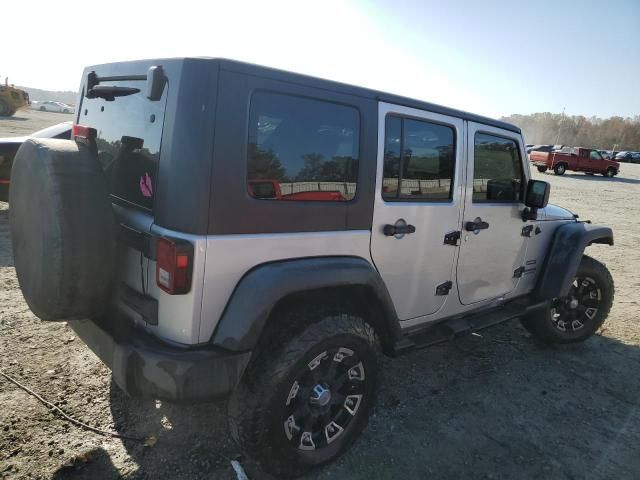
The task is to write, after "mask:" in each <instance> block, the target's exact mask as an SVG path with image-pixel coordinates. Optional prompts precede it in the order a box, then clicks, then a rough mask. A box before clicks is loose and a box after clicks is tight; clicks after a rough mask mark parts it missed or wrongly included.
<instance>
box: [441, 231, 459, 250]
mask: <svg viewBox="0 0 640 480" xmlns="http://www.w3.org/2000/svg"><path fill="white" fill-rule="evenodd" d="M459 242H460V231H459V230H456V231H454V232H449V233H445V234H444V244H445V245H453V246H454V247H455V246H457V245H458V244H459Z"/></svg>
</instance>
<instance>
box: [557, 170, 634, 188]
mask: <svg viewBox="0 0 640 480" xmlns="http://www.w3.org/2000/svg"><path fill="white" fill-rule="evenodd" d="M550 175H554V174H553V173H551V174H550ZM562 177H563V178H568V179H571V180H587V181H590V182H606V183H631V184H634V185H637V184H640V179H637V178H625V177H617V176H616V177H612V178H609V177H604V176H602V175H585V174H584V173H565V174H564V175H562Z"/></svg>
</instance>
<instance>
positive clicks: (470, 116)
mask: <svg viewBox="0 0 640 480" xmlns="http://www.w3.org/2000/svg"><path fill="white" fill-rule="evenodd" d="M202 60H206V61H215V62H219V64H220V68H221V69H223V70H230V71H235V72H240V73H246V74H249V75H256V76H262V77H268V78H273V79H276V80H282V81H289V82H293V83H298V84H303V85H306V86H310V87H314V88H321V89H326V90H332V91H336V92H339V93H344V94H348V95H356V96H359V97H365V98H372V99H375V100H378V101H381V102H386V103H393V104H397V105H402V106H405V107H411V108H416V109H419V110H426V111H429V112H434V113H439V114H442V115H448V116H452V117H458V118H462V119H464V120H469V121H472V122H477V123H482V124H485V125H490V126H493V127H497V128H502V129H505V130H510V131H512V132H516V133H521V130H520V128H519V127H517V126H516V125H513V124H511V123H507V122H502V121H500V120H496V119H493V118H489V117H484V116H482V115H476V114H474V113H469V112H465V111H462V110H457V109H455V108H450V107H445V106H442V105H437V104H434V103H429V102H425V101H422V100H416V99H413V98H408V97H404V96H401V95H395V94H392V93H386V92H382V91H379V90H373V89H369V88H364V87H357V86H354V85H349V84H346V83H341V82H336V81H333V80H326V79H323V78H318V77H312V76H309V75H304V74H300V73H293V72H288V71H285V70H279V69H275V68H271V67H264V66H261V65H255V64H251V63H245V62H240V61H237V60H230V59H226V58H202Z"/></svg>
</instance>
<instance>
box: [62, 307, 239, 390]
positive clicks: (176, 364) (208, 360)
mask: <svg viewBox="0 0 640 480" xmlns="http://www.w3.org/2000/svg"><path fill="white" fill-rule="evenodd" d="M105 323H106V322H102V321H94V320H74V321H70V322H69V325H70V326H71V328H72V329H73V330H74V331H75V332H76V334H77V335H78V337H80V338H81V339H82V341H84V342H85V343H86V344H87V346H89V348H90V349H91V350H93V352H94V353H95V354H96V355H97V356H98V357H99V358H100V360H102V361H103V362H104V363H105V364H106V365H107V366H108V367H109V368H110V369H111V371H112V372H113V379H114V381H115V382H116V384H117V385H118V386H119V387H120V388H121V389H122V390H124V391H125V392H126V393H127V394H129V395H130V396H133V397H141V398H154V399H159V400H166V401H170V402H176V403H193V402H204V401H209V400H214V399H219V398H224V397H226V396H227V395H229V394H230V393H231V391H232V390H233V389H234V388H235V386H236V385H237V384H238V382H239V381H240V378H241V377H242V374H243V373H244V369H245V367H246V366H247V363H248V362H249V359H250V357H251V352H243V353H231V352H228V351H226V350H223V349H220V348H215V347H209V346H207V347H198V348H182V347H177V346H173V345H167V344H166V343H162V342H160V341H159V340H158V339H156V338H155V337H153V336H152V335H150V334H148V333H147V332H145V331H143V330H140V329H138V328H133V327H131V326H125V325H126V324H125V323H124V322H117V326H115V327H114V326H111V325H109V327H110V328H107V327H105ZM110 323H111V322H110Z"/></svg>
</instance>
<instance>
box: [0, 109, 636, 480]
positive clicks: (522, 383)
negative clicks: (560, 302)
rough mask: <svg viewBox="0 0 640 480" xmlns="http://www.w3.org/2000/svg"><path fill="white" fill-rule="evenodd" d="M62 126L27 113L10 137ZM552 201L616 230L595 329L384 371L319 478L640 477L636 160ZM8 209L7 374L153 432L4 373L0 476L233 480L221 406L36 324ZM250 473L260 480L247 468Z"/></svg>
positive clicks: (495, 344) (427, 356)
mask: <svg viewBox="0 0 640 480" xmlns="http://www.w3.org/2000/svg"><path fill="white" fill-rule="evenodd" d="M43 115H46V118H47V119H52V121H51V123H57V122H58V121H63V120H65V119H66V118H67V117H66V116H64V117H62V116H60V115H55V114H42V113H39V112H28V113H27V114H25V115H24V117H27V118H29V119H30V120H19V118H21V115H19V116H18V118H16V119H14V120H5V119H2V120H0V136H6V135H7V134H8V133H10V132H16V133H15V134H22V132H21V131H18V130H17V129H18V126H16V125H18V122H23V123H21V124H20V125H25V126H26V125H32V126H33V127H32V128H31V130H35V129H37V128H41V127H43V126H46V125H45V124H42V123H40V124H39V125H35V123H31V121H32V120H34V121H35V120H37V121H39V122H43V121H44V120H43V118H45V117H43ZM536 175H537V176H539V177H542V178H544V179H545V180H548V181H550V182H551V183H552V188H553V193H552V201H553V202H554V203H557V204H560V205H563V206H566V207H568V208H570V209H572V210H573V211H575V212H576V213H579V214H580V215H581V217H582V218H584V219H587V218H590V219H592V220H593V221H594V222H600V223H605V224H609V225H611V226H613V227H614V229H615V235H616V245H615V247H613V248H610V247H607V246H599V245H598V246H593V247H590V254H591V255H593V256H594V257H596V258H598V259H600V260H603V261H604V262H606V263H607V265H608V267H609V268H610V269H611V271H612V273H613V276H614V279H615V281H616V299H615V303H614V307H613V310H612V312H611V316H610V317H609V320H608V322H607V323H606V324H605V329H604V330H603V331H602V332H601V334H600V335H599V336H597V337H595V338H593V339H591V340H590V341H588V342H586V343H585V344H582V345H577V346H572V347H565V348H548V347H542V346H539V345H537V344H536V343H534V341H533V340H532V339H531V338H530V337H529V336H528V335H527V334H526V333H525V331H524V330H523V329H522V328H521V327H520V326H519V324H517V323H512V324H508V325H502V326H498V327H494V328H492V329H490V330H487V331H485V332H483V333H482V336H481V337H469V338H468V339H465V340H463V341H460V342H458V344H457V346H455V345H442V346H438V347H435V348H431V349H428V350H424V351H419V352H415V353H412V354H410V355H407V356H405V357H402V358H399V359H396V360H393V361H391V360H390V361H388V362H387V364H386V369H385V378H384V381H383V385H382V391H381V394H380V397H379V402H378V407H377V409H376V412H375V415H374V416H373V418H372V419H371V421H370V424H369V427H368V429H367V430H366V432H365V434H364V436H363V437H362V438H361V439H360V440H359V441H358V442H357V443H356V445H355V446H354V448H353V449H351V451H350V452H349V453H348V454H346V455H345V456H343V457H342V458H341V459H340V460H339V461H337V462H336V463H334V464H332V465H330V466H328V467H327V468H325V469H323V470H321V471H319V472H317V473H314V474H312V475H309V476H308V477H307V478H309V479H329V478H353V479H367V480H374V479H390V478H427V477H432V478H440V479H460V478H486V479H499V478H505V479H507V478H544V479H548V478H568V479H583V478H588V479H605V478H606V479H609V478H611V479H627V478H628V479H637V478H640V375H638V372H639V371H640V295H639V294H638V289H639V288H640V249H639V248H638V246H639V245H640V197H639V195H640V165H626V164H625V165H623V166H622V175H621V176H620V177H619V178H616V179H613V180H608V179H604V178H603V177H587V176H584V175H581V174H576V175H565V176H564V177H556V176H554V175H548V174H544V175H538V174H537V173H536ZM8 213H9V212H8V205H7V204H2V203H0V369H3V370H4V371H6V372H7V373H9V374H11V375H13V376H15V377H16V378H17V379H19V381H21V382H23V383H24V384H25V385H27V386H29V387H30V388H32V389H34V390H36V391H37V392H39V393H41V394H42V395H43V396H44V397H46V398H47V399H49V400H50V401H52V402H55V403H57V404H58V405H60V406H61V407H62V408H63V409H64V410H65V411H67V412H68V413H69V414H72V415H73V416H75V417H77V418H79V419H81V420H83V421H85V422H87V423H89V424H91V425H93V426H97V427H99V428H103V429H113V430H116V431H118V432H120V433H122V434H125V435H129V436H147V435H155V436H156V437H157V438H158V441H157V443H156V444H155V445H154V446H151V447H145V446H143V445H141V444H140V443H137V442H135V441H122V440H119V439H112V438H105V437H102V436H98V435H95V434H93V433H90V432H87V431H84V430H81V429H79V428H77V427H75V426H73V425H71V424H69V423H68V422H66V421H64V420H61V419H60V418H59V417H57V416H54V415H52V414H51V413H49V411H48V410H47V409H46V408H45V407H44V406H43V405H42V404H41V403H39V402H38V401H37V400H36V399H34V398H33V397H31V396H29V395H27V394H26V393H25V392H24V391H22V390H20V389H18V388H17V387H15V386H14V385H13V384H10V383H8V382H7V381H6V380H4V379H3V378H1V377H0V472H1V473H0V476H1V477H6V478H56V479H66V478H91V479H110V478H118V477H125V478H136V479H140V478H221V479H225V478H235V474H234V473H233V471H232V469H231V467H230V465H229V459H230V458H236V457H237V456H238V454H239V452H238V450H237V448H236V447H235V446H234V445H233V443H232V442H231V441H230V439H229V435H228V432H227V429H226V426H225V425H226V423H225V418H224V408H223V406H221V405H217V404H206V405H200V406H194V407H176V406H173V405H168V404H161V403H159V402H153V401H150V402H143V401H136V400H131V399H128V398H126V397H125V396H124V395H123V394H122V393H121V392H120V391H119V390H118V389H117V387H115V386H113V385H112V384H111V378H110V373H109V371H108V370H107V369H106V368H105V367H104V366H103V365H102V364H101V363H100V361H99V360H98V359H97V358H96V357H95V356H94V355H93V354H92V353H91V352H90V351H89V350H88V349H87V348H86V347H85V346H84V345H83V344H82V343H81V342H80V341H78V339H76V338H75V337H74V334H73V332H72V331H71V329H70V328H69V327H67V326H66V325H65V324H61V323H44V322H41V321H39V320H38V319H37V318H35V317H34V316H33V315H32V314H31V313H30V311H29V310H28V308H27V306H26V304H25V303H24V300H23V299H22V296H21V293H20V290H19V288H18V283H17V280H16V277H15V271H14V269H13V266H12V255H11V246H10V239H9V232H8V222H7V219H8ZM241 461H242V464H243V465H244V467H245V469H246V470H247V473H248V474H249V477H250V478H265V474H264V473H262V472H261V470H260V469H259V467H258V466H257V465H255V464H253V463H252V462H251V461H250V460H248V459H241Z"/></svg>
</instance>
